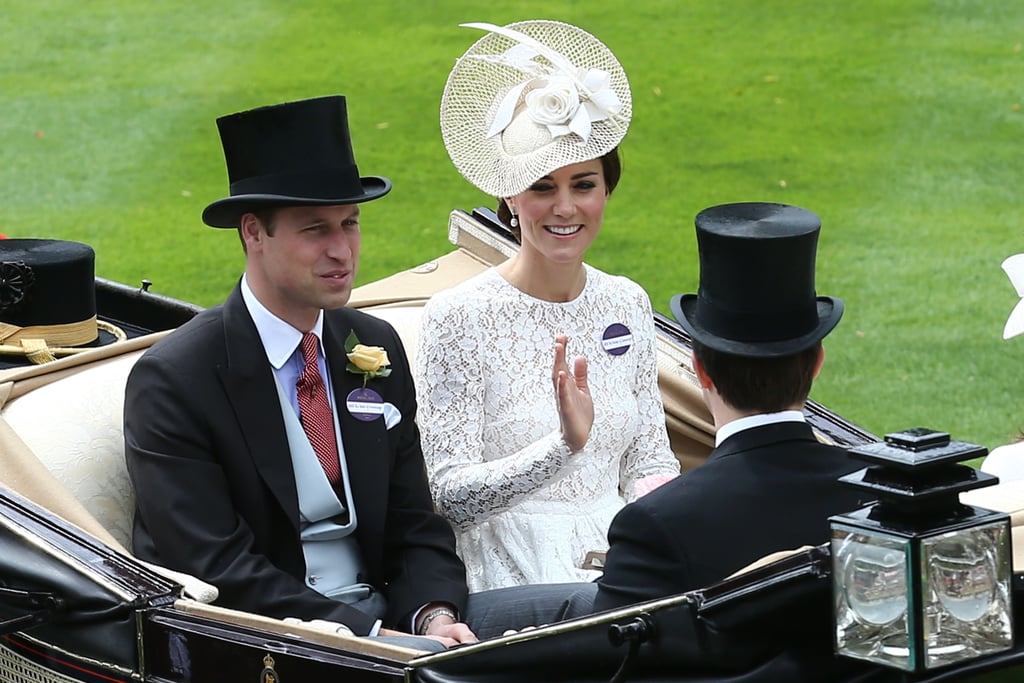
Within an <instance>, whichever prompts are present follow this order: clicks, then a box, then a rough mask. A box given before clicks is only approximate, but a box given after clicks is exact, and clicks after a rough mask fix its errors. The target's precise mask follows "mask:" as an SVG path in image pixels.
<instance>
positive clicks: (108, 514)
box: [0, 333, 217, 602]
mask: <svg viewBox="0 0 1024 683" xmlns="http://www.w3.org/2000/svg"><path fill="white" fill-rule="evenodd" d="M165 334H166V333H156V334H151V335H147V336H145V337H139V338H138V339H133V340H130V341H126V342H121V343H117V344H111V345H109V346H105V347H101V348H97V349H92V350H90V351H87V352H84V353H81V354H77V355H75V356H69V357H67V358H63V359H61V360H58V361H55V362H52V363H47V364H45V365H38V366H29V367H20V368H12V369H9V370H5V371H2V372H0V454H2V467H0V485H3V486H6V487H8V488H10V489H12V490H14V491H16V492H18V493H19V494H20V495H22V496H24V497H26V498H28V499H30V500H32V501H33V502H35V503H36V504H38V505H40V506H42V507H44V508H46V509H47V510H49V511H50V512H52V513H54V514H56V515H58V516H59V517H61V518H63V519H64V520H66V521H67V522H69V523H71V524H72V525H74V526H77V527H78V528H80V529H81V530H82V531H84V532H86V533H87V534H89V535H91V536H93V537H94V538H96V539H98V540H100V541H102V542H103V543H105V544H106V545H108V546H111V547H113V548H115V549H116V550H119V551H121V552H124V553H129V550H128V549H129V548H130V547H131V531H132V519H133V515H134V511H135V495H134V492H133V490H132V486H131V481H130V480H129V478H128V470H127V468H126V466H125V461H124V436H123V417H122V416H123V412H124V386H125V382H126V381H127V379H128V373H129V372H130V371H131V368H132V366H133V365H134V364H135V361H136V360H138V358H139V357H140V356H141V355H142V353H143V352H144V351H145V349H146V348H148V347H149V346H150V345H152V344H153V343H154V342H155V341H156V340H157V339H159V338H160V337H162V336H164V335H165ZM129 554H130V553H129ZM149 566H150V567H151V568H152V569H153V570H154V571H157V572H158V573H160V574H163V575H164V576H166V577H168V578H170V579H172V580H174V581H177V582H178V583H180V584H181V585H182V586H184V588H185V593H186V594H187V595H189V596H190V597H193V598H194V599H196V600H199V601H202V602H210V601H212V600H214V599H216V597H217V589H216V588H214V587H213V586H211V585H209V584H207V583H205V582H202V581H199V580H198V579H196V578H194V577H191V576H188V575H185V574H181V573H179V572H174V571H171V570H168V569H165V568H163V567H156V566H153V565H149Z"/></svg>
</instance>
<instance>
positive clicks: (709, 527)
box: [593, 422, 862, 611]
mask: <svg viewBox="0 0 1024 683" xmlns="http://www.w3.org/2000/svg"><path fill="white" fill-rule="evenodd" d="M861 467H862V465H858V463H857V461H855V460H853V459H852V458H850V457H849V456H848V454H847V452H846V450H845V449H842V448H837V447H834V446H826V445H823V444H821V443H820V442H818V441H817V439H815V437H814V434H813V432H812V430H811V428H810V427H809V426H808V425H806V424H804V423H801V422H781V423H776V424H771V425H766V426H762V427H755V428H752V429H747V430H744V431H741V432H737V433H736V434H734V435H732V436H730V437H729V438H727V439H726V440H725V441H724V442H723V443H722V444H721V445H720V446H719V447H717V448H715V450H714V451H712V453H711V455H710V457H709V458H708V460H707V462H706V463H704V464H703V465H701V466H700V467H697V468H696V469H694V470H692V471H689V472H685V473H683V474H682V475H681V476H679V477H678V478H676V479H674V480H672V481H670V482H669V483H667V484H665V485H663V486H661V487H659V488H657V489H655V490H654V491H652V492H651V493H649V494H647V495H646V496H643V497H642V498H640V499H639V500H637V501H635V502H633V503H631V504H630V505H627V506H626V507H624V508H623V509H622V510H620V511H619V513H618V514H617V515H616V517H615V519H614V520H612V524H611V527H610V529H609V531H608V542H609V549H608V555H607V558H606V561H605V569H604V575H603V576H602V577H601V579H599V580H598V589H597V595H596V597H595V599H594V605H593V609H594V611H603V610H606V609H611V608H614V607H621V606H623V605H627V604H632V603H637V602H643V601H646V600H653V599H655V598H661V597H666V596H670V595H676V594H678V593H683V592H685V591H688V590H693V589H696V588H703V587H705V586H709V585H711V584H712V583H715V582H717V581H720V580H721V579H724V578H725V577H727V576H729V575H730V574H732V573H734V572H736V571H738V570H739V569H742V568H743V567H745V566H747V565H748V564H750V563H751V562H754V561H755V560H758V559H760V558H761V557H764V556H765V555H768V554H770V553H772V552H775V551H779V550H790V549H794V548H798V547H800V546H803V545H818V544H821V543H825V542H826V541H828V538H829V528H828V517H829V516H830V515H833V514H837V513H841V512H849V511H851V510H855V509H857V508H858V507H861V504H860V498H861V495H862V494H860V493H858V492H857V491H856V490H854V489H852V488H850V487H849V486H846V485H843V484H840V483H839V482H838V481H837V479H838V478H839V477H840V476H842V475H844V474H847V473H849V472H852V471H855V470H857V469H860V468H861Z"/></svg>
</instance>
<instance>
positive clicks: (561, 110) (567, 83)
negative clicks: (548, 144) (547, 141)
mask: <svg viewBox="0 0 1024 683" xmlns="http://www.w3.org/2000/svg"><path fill="white" fill-rule="evenodd" d="M546 81H547V82H546V83H544V81H543V80H542V81H541V82H540V83H538V82H537V81H534V83H535V84H536V85H535V86H534V88H533V89H532V90H530V91H529V92H527V93H526V108H527V111H529V112H530V118H532V119H533V120H534V121H535V122H537V123H539V124H541V125H543V126H547V127H548V131H550V133H551V136H552V137H558V136H559V135H568V134H569V133H570V132H571V129H570V127H569V124H570V123H571V122H572V120H573V118H574V117H575V116H576V113H577V112H578V111H579V108H580V94H579V91H577V90H576V84H575V83H574V82H573V81H572V79H571V78H567V77H565V76H552V77H551V78H548V79H546Z"/></svg>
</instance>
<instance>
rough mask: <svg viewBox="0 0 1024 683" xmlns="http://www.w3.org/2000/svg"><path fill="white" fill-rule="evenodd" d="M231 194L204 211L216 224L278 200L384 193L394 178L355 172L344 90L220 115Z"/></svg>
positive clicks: (340, 200)
mask: <svg viewBox="0 0 1024 683" xmlns="http://www.w3.org/2000/svg"><path fill="white" fill-rule="evenodd" d="M217 128H218V129H219V130H220V139H221V144H222V146H223V147H224V160H225V162H226V163H227V167H228V180H229V182H230V183H231V196H229V197H226V198H224V199H219V200H217V201H215V202H213V203H212V204H210V205H209V206H207V207H206V209H205V210H204V211H203V222H204V223H206V224H207V225H210V226H212V227H215V228H237V227H238V223H239V221H240V219H241V217H242V215H243V214H246V213H248V212H250V211H259V210H261V209H269V208H274V207H282V206H309V205H317V206H334V205H337V204H359V203H361V202H368V201H370V200H371V199H377V198H378V197H383V196H384V195H386V194H387V193H388V192H389V191H390V190H391V181H390V180H388V179H387V178H382V177H380V176H365V177H360V175H359V168H358V167H357V166H356V161H355V157H354V156H353V154H352V141H351V139H350V138H349V132H348V110H347V108H346V104H345V97H344V95H331V96H328V97H318V98H314V99H310V100H300V101H297V102H286V103H284V104H276V105H272V106H269V107H259V108H257V109H250V110H248V111H242V112H238V113H237V114H229V115H227V116H222V117H221V118H219V119H217Z"/></svg>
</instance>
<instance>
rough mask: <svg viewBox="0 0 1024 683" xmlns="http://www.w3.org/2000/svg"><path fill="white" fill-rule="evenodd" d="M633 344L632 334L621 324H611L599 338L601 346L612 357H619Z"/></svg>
mask: <svg viewBox="0 0 1024 683" xmlns="http://www.w3.org/2000/svg"><path fill="white" fill-rule="evenodd" d="M632 343H633V333H632V332H630V331H629V328H628V327H626V326H625V325H623V324H622V323H612V324H611V325H609V326H608V328H607V329H606V330H605V331H604V334H603V335H602V336H601V346H603V347H604V350H605V351H607V352H608V353H610V354H612V355H613V356H621V355H622V354H624V353H625V352H626V351H629V347H630V345H631V344H632Z"/></svg>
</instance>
